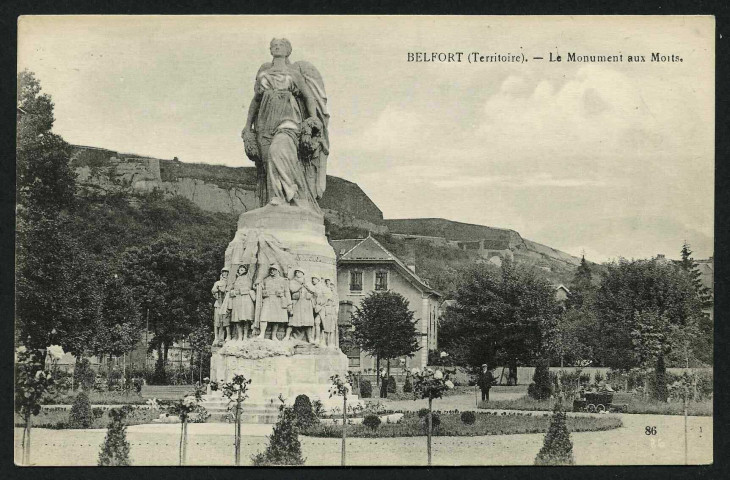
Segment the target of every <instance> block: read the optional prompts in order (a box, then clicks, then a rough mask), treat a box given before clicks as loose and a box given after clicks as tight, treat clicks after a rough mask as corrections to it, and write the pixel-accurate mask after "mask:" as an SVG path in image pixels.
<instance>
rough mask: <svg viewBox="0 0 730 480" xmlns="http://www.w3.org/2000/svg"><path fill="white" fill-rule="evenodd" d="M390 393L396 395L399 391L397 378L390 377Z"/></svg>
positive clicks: (388, 386)
mask: <svg viewBox="0 0 730 480" xmlns="http://www.w3.org/2000/svg"><path fill="white" fill-rule="evenodd" d="M387 388H388V393H395V392H396V391H397V390H398V384H397V383H396V381H395V377H393V376H390V377H388V385H387Z"/></svg>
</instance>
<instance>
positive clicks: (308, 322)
mask: <svg viewBox="0 0 730 480" xmlns="http://www.w3.org/2000/svg"><path fill="white" fill-rule="evenodd" d="M289 291H290V292H291V300H292V317H291V319H290V320H289V327H288V328H287V329H286V337H284V339H285V340H289V338H290V337H291V333H292V330H293V329H295V328H296V329H297V330H301V331H302V332H303V334H304V339H305V340H306V341H307V342H309V343H314V302H315V296H314V293H315V288H314V286H313V285H311V284H308V283H307V281H306V279H305V277H304V272H303V271H301V270H298V269H297V270H294V278H292V279H291V280H290V281H289Z"/></svg>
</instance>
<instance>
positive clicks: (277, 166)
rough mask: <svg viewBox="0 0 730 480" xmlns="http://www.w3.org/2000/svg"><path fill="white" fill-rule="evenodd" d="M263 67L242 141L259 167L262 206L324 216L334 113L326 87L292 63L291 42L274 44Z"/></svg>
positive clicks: (304, 65)
mask: <svg viewBox="0 0 730 480" xmlns="http://www.w3.org/2000/svg"><path fill="white" fill-rule="evenodd" d="M270 46H271V55H272V57H273V59H272V62H271V63H270V64H267V63H265V64H264V65H262V66H261V68H259V71H258V73H257V74H256V81H255V83H254V97H253V99H252V100H251V104H250V106H249V109H248V116H247V119H246V126H245V127H244V130H243V134H242V136H243V141H244V146H245V150H246V155H248V157H249V158H250V159H251V160H253V161H254V162H255V163H256V168H257V191H258V198H259V204H260V206H263V205H266V204H269V203H270V204H272V205H280V204H290V205H297V206H300V207H303V208H308V209H310V210H313V211H315V212H318V213H320V209H319V205H318V203H317V200H318V199H319V198H321V197H322V195H323V194H324V191H325V188H326V181H327V156H328V155H329V135H328V132H327V127H328V124H329V113H328V111H327V95H326V93H325V89H324V82H323V81H322V76H321V75H320V73H319V71H318V70H317V69H316V68H315V67H314V65H312V64H311V63H308V62H303V61H300V62H296V63H294V64H291V63H290V62H289V55H290V54H291V51H292V47H291V43H289V41H288V40H286V39H276V38H275V39H273V40H272V41H271V45H270Z"/></svg>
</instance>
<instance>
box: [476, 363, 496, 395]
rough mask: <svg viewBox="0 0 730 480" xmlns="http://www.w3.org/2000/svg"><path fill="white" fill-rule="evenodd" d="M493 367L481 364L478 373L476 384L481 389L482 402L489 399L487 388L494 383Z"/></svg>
mask: <svg viewBox="0 0 730 480" xmlns="http://www.w3.org/2000/svg"><path fill="white" fill-rule="evenodd" d="M493 369H494V368H489V367H488V366H487V364H486V363H485V364H484V365H482V372H481V373H480V374H479V379H478V380H477V385H478V386H479V389H480V390H481V391H482V402H488V401H489V389H490V388H492V385H494V384H495V383H496V380H495V379H494V375H493V374H492V370H493Z"/></svg>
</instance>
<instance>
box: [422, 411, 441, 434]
mask: <svg viewBox="0 0 730 480" xmlns="http://www.w3.org/2000/svg"><path fill="white" fill-rule="evenodd" d="M427 415H428V410H426V415H424V416H423V418H422V419H421V425H423V431H424V432H428V417H427ZM439 425H441V416H440V415H439V414H438V413H436V412H431V431H434V430H436V429H437V428H439Z"/></svg>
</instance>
